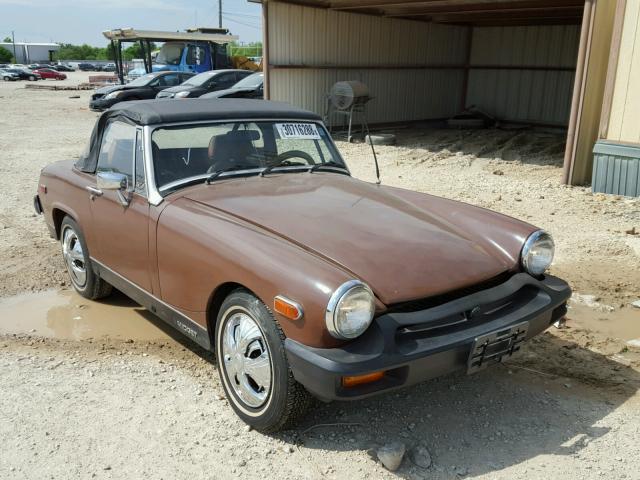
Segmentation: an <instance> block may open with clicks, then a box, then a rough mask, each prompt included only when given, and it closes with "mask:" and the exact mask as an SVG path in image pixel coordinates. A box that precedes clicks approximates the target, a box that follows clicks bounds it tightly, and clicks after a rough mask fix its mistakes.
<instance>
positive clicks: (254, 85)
mask: <svg viewBox="0 0 640 480" xmlns="http://www.w3.org/2000/svg"><path fill="white" fill-rule="evenodd" d="M263 82H264V74H263V73H262V72H260V73H254V74H252V75H249V76H248V77H245V78H244V79H242V80H240V81H239V82H238V83H236V84H235V85H234V86H232V87H231V88H228V89H226V90H218V91H216V92H211V93H207V94H205V95H202V96H201V97H200V98H260V99H261V98H264V87H263Z"/></svg>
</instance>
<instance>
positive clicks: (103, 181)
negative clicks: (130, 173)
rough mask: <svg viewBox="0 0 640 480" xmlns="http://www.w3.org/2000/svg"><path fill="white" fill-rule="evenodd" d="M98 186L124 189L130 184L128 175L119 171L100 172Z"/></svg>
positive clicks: (108, 188)
mask: <svg viewBox="0 0 640 480" xmlns="http://www.w3.org/2000/svg"><path fill="white" fill-rule="evenodd" d="M97 183H98V188H99V189H100V190H123V191H126V190H127V187H128V186H129V179H128V178H127V176H126V175H124V174H122V173H117V172H98V182H97Z"/></svg>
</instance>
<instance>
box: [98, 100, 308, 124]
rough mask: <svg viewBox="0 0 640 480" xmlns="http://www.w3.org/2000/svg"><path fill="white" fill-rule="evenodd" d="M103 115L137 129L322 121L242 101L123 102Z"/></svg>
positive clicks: (287, 108) (282, 106) (277, 105)
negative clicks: (206, 122)
mask: <svg viewBox="0 0 640 480" xmlns="http://www.w3.org/2000/svg"><path fill="white" fill-rule="evenodd" d="M103 115H109V116H110V117H113V116H123V117H126V118H128V119H129V120H131V122H132V123H135V124H136V125H157V124H158V123H171V122H194V121H195V122H198V121H202V120H214V121H215V120H238V119H240V120H245V119H249V120H252V119H254V118H255V119H266V118H270V119H271V118H273V119H280V118H281V119H291V120H294V119H295V120H298V119H299V120H320V117H319V116H318V115H316V114H315V113H312V112H309V111H308V110H303V109H301V108H297V107H294V106H292V105H289V104H288V103H284V102H270V101H267V100H249V99H239V98H220V99H205V98H200V99H197V100H196V99H191V100H189V99H183V100H180V99H177V100H176V99H174V100H141V101H138V102H121V103H118V104H116V105H114V106H113V107H111V108H110V109H109V110H108V111H107V112H105V113H104V114H103Z"/></svg>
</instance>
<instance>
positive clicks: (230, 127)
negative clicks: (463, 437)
mask: <svg viewBox="0 0 640 480" xmlns="http://www.w3.org/2000/svg"><path fill="white" fill-rule="evenodd" d="M34 202H35V208H36V210H37V211H38V213H43V214H44V218H45V220H46V224H47V226H48V227H49V230H50V232H51V235H53V236H54V237H55V238H57V239H59V240H60V242H61V244H62V255H63V256H64V260H65V262H66V265H67V268H68V270H69V275H70V277H71V281H72V283H73V286H74V287H75V289H76V290H77V291H78V292H79V293H80V294H81V295H83V296H85V297H87V298H90V299H99V298H102V297H105V296H107V295H109V293H110V292H111V289H112V287H115V288H117V289H118V290H120V291H122V292H124V293H126V294H127V295H128V296H130V297H131V298H132V299H134V300H135V301H136V302H138V303H140V304H141V305H143V306H145V307H146V308H148V309H149V310H150V311H152V312H153V313H155V314H156V315H157V316H158V317H160V318H161V319H163V320H164V321H166V322H168V323H169V324H170V325H172V326H174V327H175V328H176V329H177V330H179V331H180V332H182V333H183V334H184V335H186V336H187V337H189V338H191V339H192V340H194V341H195V342H197V343H198V344H200V345H201V346H203V347H204V348H206V349H210V350H213V351H215V355H216V358H217V363H218V370H219V373H220V376H221V379H222V383H223V385H224V389H225V391H226V393H227V397H228V399H229V402H230V404H231V406H232V407H233V408H234V410H235V411H236V413H237V414H238V415H239V416H240V417H241V418H242V419H243V420H244V421H245V422H247V423H248V424H250V425H252V426H253V427H255V428H257V429H259V430H261V431H274V430H277V429H280V428H283V427H285V426H286V425H290V424H291V423H292V422H293V420H295V418H297V417H298V416H299V415H300V414H301V413H302V412H303V411H304V409H305V407H306V406H307V405H308V403H309V400H310V398H311V396H312V395H313V396H315V397H318V398H320V399H322V400H333V399H356V398H362V397H365V396H368V395H372V394H376V393H381V392H386V391H389V390H392V389H395V388H398V387H402V386H405V385H410V384H414V383H416V382H420V381H423V380H425V379H428V378H432V377H435V376H438V375H442V374H445V373H447V372H451V371H454V370H458V369H463V370H466V371H468V372H475V371H477V370H480V369H482V368H484V367H486V366H487V365H490V364H492V363H495V362H498V361H501V360H503V359H505V358H507V357H508V356H510V355H511V354H513V352H515V351H516V350H518V348H519V347H520V345H521V343H522V342H523V341H525V340H527V339H528V338H530V337H532V336H534V335H536V334H538V333H540V332H542V331H543V330H545V329H546V328H547V327H549V325H551V324H552V323H553V322H555V321H556V320H558V319H560V318H561V317H562V316H564V315H565V313H566V301H567V299H568V297H569V296H570V293H571V292H570V289H569V287H568V285H567V284H566V283H565V282H564V281H562V280H560V279H558V278H555V277H553V276H550V275H547V274H545V271H546V270H547V268H548V267H549V265H550V263H551V261H552V259H553V250H554V246H553V241H552V239H551V237H550V236H549V235H548V234H547V233H545V232H544V231H542V230H539V229H537V228H536V227H533V226H531V225H528V224H526V223H524V222H521V221H518V220H515V219H513V218H509V217H506V216H504V215H500V214H497V213H494V212H491V211H488V210H484V209H482V208H477V207H473V206H471V205H466V204H463V203H459V202H455V201H451V200H446V199H443V198H438V197H434V196H430V195H426V194H422V193H416V192H412V191H408V190H403V189H399V188H393V187H388V186H384V185H376V184H371V183H367V182H363V181H360V180H356V179H355V178H353V177H351V176H350V174H349V170H348V168H347V166H346V164H345V163H344V160H343V159H342V158H341V156H340V154H339V152H338V151H337V149H336V146H335V144H334V143H333V141H332V140H331V138H330V136H329V134H328V133H327V130H326V129H325V127H324V125H323V124H322V122H321V120H320V118H319V117H318V116H317V115H315V114H313V113H310V112H308V111H305V110H300V109H297V108H294V107H291V106H289V105H286V104H281V103H276V102H266V101H261V100H237V99H234V100H224V99H222V100H198V101H194V102H184V101H180V100H167V101H162V102H157V101H139V102H127V103H126V104H122V106H116V107H114V108H112V109H110V110H108V111H107V112H105V113H104V114H103V115H102V116H101V117H100V118H99V119H98V121H97V123H96V126H95V128H94V131H93V134H92V136H91V140H90V142H89V145H88V148H87V151H86V152H85V153H84V154H83V155H82V157H81V158H80V160H79V161H77V162H75V163H74V162H72V161H63V162H59V163H53V164H51V165H49V166H47V167H46V168H45V169H44V170H43V171H42V174H41V177H40V183H39V186H38V193H37V195H36V197H35V199H34Z"/></svg>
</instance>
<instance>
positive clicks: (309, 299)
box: [156, 198, 353, 347]
mask: <svg viewBox="0 0 640 480" xmlns="http://www.w3.org/2000/svg"><path fill="white" fill-rule="evenodd" d="M156 238H157V240H156V241H157V258H158V276H159V281H160V289H161V296H162V300H163V301H164V302H166V303H169V304H170V305H173V306H174V307H177V308H179V309H181V310H183V311H191V312H197V313H202V312H205V311H206V308H207V302H208V300H209V298H210V296H211V293H212V292H213V291H214V290H215V289H216V288H217V287H218V286H220V285H222V284H225V283H228V282H233V283H238V284H240V285H243V286H244V287H246V288H248V289H249V290H251V291H252V292H254V293H255V294H256V295H257V296H258V297H259V298H260V299H261V300H262V301H263V302H264V303H265V305H267V307H269V308H272V306H273V299H274V297H275V296H276V295H283V296H285V297H288V298H290V299H292V300H294V301H296V302H298V303H299V304H301V305H302V307H303V310H304V315H303V317H302V318H301V319H300V320H296V321H293V320H289V319H287V318H285V317H283V316H281V315H279V314H275V316H276V318H277V320H278V321H279V323H280V325H281V327H282V329H283V331H284V333H285V335H286V336H287V337H289V338H292V339H294V340H296V341H298V342H300V343H303V344H305V345H309V346H316V347H328V346H335V345H337V344H339V343H340V342H339V341H337V340H336V339H335V338H333V337H332V336H331V335H330V334H329V333H328V332H327V330H326V328H325V322H324V314H325V310H326V306H327V303H328V301H329V297H330V296H331V294H332V293H333V291H334V290H335V289H336V288H337V287H338V286H340V285H341V284H342V283H344V282H345V281H347V280H350V279H352V278H353V277H352V276H351V275H350V274H349V273H347V272H345V271H343V270H341V269H340V268H339V267H337V266H336V265H333V264H330V263H328V262H327V261H326V260H323V259H322V258H320V257H318V256H316V255H315V254H313V253H312V252H310V251H307V250H304V249H303V248H301V247H299V246H296V245H294V244H292V243H290V242H288V241H286V240H283V239H282V238H280V237H278V236H276V235H273V234H271V233H269V232H267V231H265V230H263V229H261V228H259V227H257V226H255V225H252V224H249V223H246V222H242V221H240V220H238V219H236V218H234V217H230V216H227V215H225V214H224V213H222V212H219V211H217V210H214V209H212V208H210V207H208V206H206V205H202V204H200V203H197V202H194V201H191V200H188V199H185V198H182V199H179V200H176V201H175V202H173V203H171V204H170V205H168V206H167V207H166V208H165V209H164V210H163V211H162V214H161V216H160V218H159V220H158V227H157V237H156ZM196 316H197V317H199V318H203V317H204V316H203V315H196Z"/></svg>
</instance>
